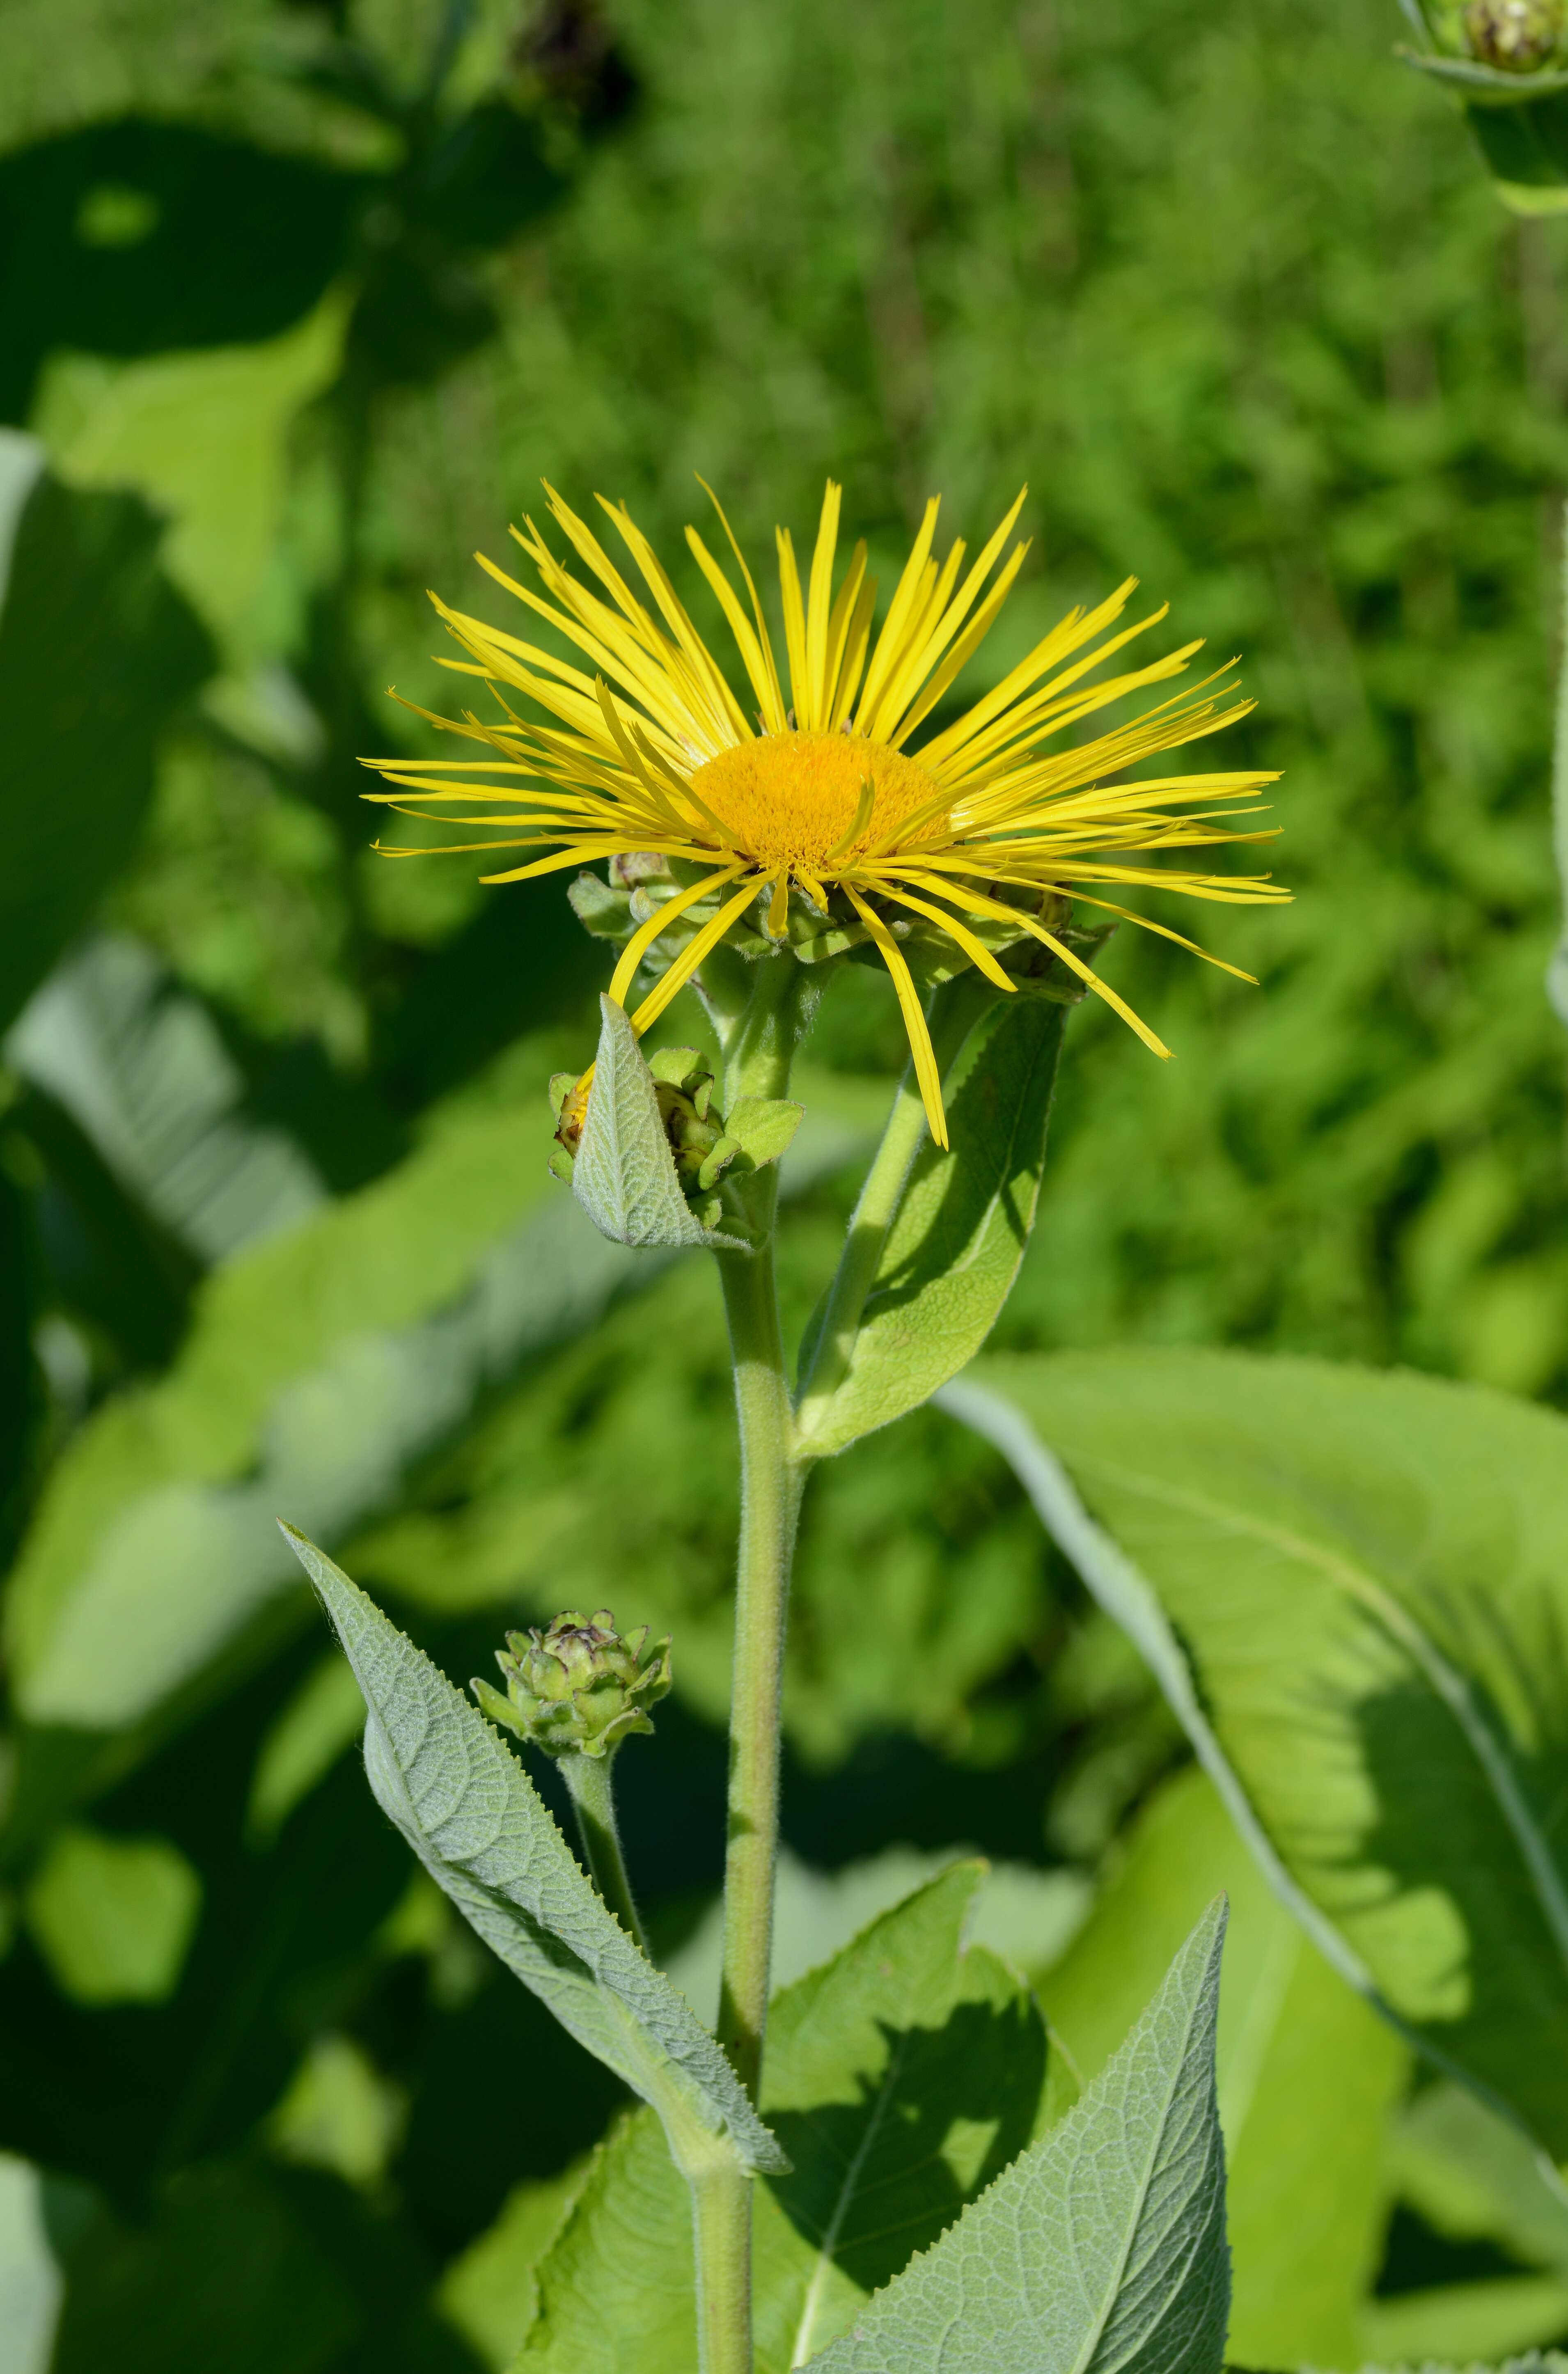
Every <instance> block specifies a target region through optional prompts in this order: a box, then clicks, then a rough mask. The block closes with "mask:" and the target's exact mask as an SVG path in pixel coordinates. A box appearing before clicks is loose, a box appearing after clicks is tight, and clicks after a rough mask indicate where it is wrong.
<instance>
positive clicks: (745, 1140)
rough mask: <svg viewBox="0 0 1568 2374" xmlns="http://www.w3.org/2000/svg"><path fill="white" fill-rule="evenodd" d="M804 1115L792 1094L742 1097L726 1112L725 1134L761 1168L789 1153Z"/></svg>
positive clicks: (802, 1106) (802, 1109) (802, 1108)
mask: <svg viewBox="0 0 1568 2374" xmlns="http://www.w3.org/2000/svg"><path fill="white" fill-rule="evenodd" d="M805 1118H806V1108H805V1106H804V1105H799V1104H796V1102H795V1100H794V1099H793V1098H791V1097H742V1098H741V1099H739V1101H738V1102H737V1104H735V1105H734V1106H732V1107H731V1109H730V1111H728V1112H727V1113H726V1114H725V1136H726V1137H733V1138H734V1139H735V1141H736V1144H737V1146H739V1148H740V1150H741V1152H742V1154H744V1155H745V1157H746V1158H747V1160H748V1161H749V1163H750V1164H751V1165H752V1167H753V1168H754V1169H758V1170H761V1169H764V1168H765V1167H766V1166H767V1164H768V1163H770V1162H777V1161H778V1159H779V1158H780V1157H781V1155H784V1154H787V1153H788V1151H789V1149H790V1146H792V1145H793V1143H794V1140H795V1133H796V1130H797V1129H798V1128H799V1127H800V1124H801V1122H803V1121H804V1120H805Z"/></svg>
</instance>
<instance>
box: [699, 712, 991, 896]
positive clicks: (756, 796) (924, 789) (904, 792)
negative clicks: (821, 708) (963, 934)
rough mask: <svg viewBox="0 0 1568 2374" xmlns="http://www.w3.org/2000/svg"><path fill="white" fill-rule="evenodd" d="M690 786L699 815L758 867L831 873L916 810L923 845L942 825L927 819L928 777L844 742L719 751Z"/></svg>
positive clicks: (897, 759) (805, 740) (805, 737)
mask: <svg viewBox="0 0 1568 2374" xmlns="http://www.w3.org/2000/svg"><path fill="white" fill-rule="evenodd" d="M691 788H692V790H693V792H695V793H696V795H697V797H698V798H699V799H700V800H701V803H702V805H703V806H704V807H706V808H709V809H711V810H712V812H713V815H714V816H715V817H717V818H718V819H719V822H720V823H721V824H722V825H724V826H725V828H726V829H727V830H729V831H730V832H732V833H733V834H734V835H735V838H736V840H737V843H738V844H739V847H740V849H741V851H742V852H743V853H744V854H745V855H746V856H747V857H749V858H751V859H752V860H753V861H754V862H755V863H756V864H760V865H770V866H772V865H796V864H801V865H804V866H805V867H806V868H807V870H808V872H809V873H812V874H817V873H821V872H828V873H833V872H837V871H840V870H842V869H843V868H844V867H846V866H849V865H851V864H853V863H854V861H855V858H856V857H858V856H862V855H864V854H865V853H866V852H867V851H868V850H870V849H872V848H874V847H877V846H878V845H879V844H881V843H883V842H886V841H888V840H890V839H892V838H893V837H894V836H896V834H897V832H898V829H899V828H900V827H901V826H902V825H903V824H905V823H906V822H907V821H908V820H909V819H910V818H912V817H914V816H915V814H916V813H917V812H918V811H919V810H921V809H925V810H926V811H927V812H928V813H927V815H926V818H925V824H924V825H923V826H922V827H920V828H918V829H917V830H916V833H915V839H916V840H921V841H925V840H929V839H932V838H934V837H936V836H937V834H939V833H940V832H941V831H942V829H943V827H944V824H945V822H946V819H945V817H944V816H943V815H942V812H941V811H940V810H939V809H938V810H937V812H936V813H935V814H932V813H929V811H930V808H931V803H932V801H933V800H935V799H936V798H937V796H938V794H939V792H940V788H941V787H940V785H939V784H938V783H937V779H936V777H935V776H934V775H930V774H927V772H926V770H925V768H924V767H921V766H917V765H916V764H915V761H914V759H913V758H905V757H904V756H903V754H902V751H899V750H890V749H889V748H888V747H887V746H886V744H885V743H880V742H863V741H861V740H860V739H859V738H858V737H857V736H856V735H849V734H768V735H763V736H762V737H761V739H760V741H756V742H741V743H738V744H737V746H736V747H735V748H734V749H732V750H721V751H720V752H719V755H718V757H717V758H710V759H709V760H708V762H707V764H706V766H703V767H699V768H698V770H697V771H696V773H695V774H694V775H693V776H692V778H691Z"/></svg>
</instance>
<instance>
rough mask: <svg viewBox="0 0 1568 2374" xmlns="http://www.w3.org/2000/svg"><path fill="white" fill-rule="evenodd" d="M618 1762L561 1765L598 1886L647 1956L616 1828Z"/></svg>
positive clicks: (569, 1760) (567, 1759)
mask: <svg viewBox="0 0 1568 2374" xmlns="http://www.w3.org/2000/svg"><path fill="white" fill-rule="evenodd" d="M614 1760H615V1757H614V1751H613V1750H612V1751H611V1753H610V1754H609V1755H608V1756H563V1757H561V1759H560V1764H561V1769H562V1772H563V1774H564V1775H565V1780H566V1785H567V1787H568V1788H569V1789H570V1790H571V1792H572V1806H573V1808H574V1809H575V1812H576V1815H577V1830H578V1835H579V1837H580V1838H581V1839H582V1840H583V1851H584V1855H585V1856H586V1857H587V1859H588V1869H589V1871H590V1872H591V1873H592V1874H593V1877H594V1885H595V1887H596V1888H597V1889H598V1891H599V1894H600V1895H601V1896H602V1897H603V1898H604V1899H605V1902H606V1903H607V1905H608V1906H609V1909H610V1910H611V1911H612V1912H613V1913H614V1914H615V1917H616V1919H617V1920H618V1921H619V1923H620V1925H621V1927H622V1928H623V1929H624V1930H625V1932H626V1933H627V1935H628V1936H629V1937H630V1938H631V1941H632V1943H633V1945H636V1947H637V1948H638V1950H639V1952H641V1953H646V1952H647V1950H648V1949H647V1945H646V1944H645V1943H644V1940H643V1926H642V1923H641V1922H640V1921H639V1920H638V1918H637V1907H636V1905H635V1903H634V1902H633V1901H632V1896H631V1882H630V1881H629V1879H628V1878H627V1876H626V1858H625V1856H624V1855H623V1854H622V1853H621V1851H620V1832H619V1828H617V1826H616V1818H615V1782H614V1780H613V1777H612V1775H611V1772H610V1766H611V1764H612V1763H613V1762H614Z"/></svg>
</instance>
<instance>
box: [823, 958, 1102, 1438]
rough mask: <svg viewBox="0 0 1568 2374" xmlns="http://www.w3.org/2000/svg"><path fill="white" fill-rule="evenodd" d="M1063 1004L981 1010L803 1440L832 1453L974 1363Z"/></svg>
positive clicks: (1040, 1150) (1019, 1206) (1011, 1262)
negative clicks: (934, 1136)
mask: <svg viewBox="0 0 1568 2374" xmlns="http://www.w3.org/2000/svg"><path fill="white" fill-rule="evenodd" d="M1066 1020H1067V1007H1066V1006H1064V1005H1056V1004H1055V1003H1053V1002H1052V1001H1051V1000H1049V999H1046V998H1042V997H1037V996H1033V995H1031V994H1028V993H1019V994H1017V995H1015V996H1013V997H1011V998H1008V999H1006V1000H1005V1001H1000V1002H998V1004H996V1005H994V1006H993V1007H991V1008H990V1010H989V1012H988V1013H987V1014H986V1016H985V1017H984V1020H983V1022H982V1023H981V1024H980V1025H979V1026H978V1027H977V1028H976V1029H975V1030H974V1031H973V1033H972V1035H971V1037H970V1040H969V1041H968V1043H967V1045H966V1046H965V1048H964V1049H963V1051H962V1052H961V1056H960V1058H959V1061H958V1064H956V1065H955V1067H954V1071H953V1073H952V1074H951V1075H949V1081H948V1084H947V1091H946V1093H947V1100H948V1125H949V1137H950V1139H951V1145H950V1147H949V1149H948V1150H947V1151H945V1152H944V1151H943V1149H942V1148H941V1147H939V1146H935V1145H933V1144H932V1143H931V1142H930V1141H929V1140H927V1142H926V1144H925V1148H924V1150H923V1151H922V1153H921V1155H920V1156H919V1158H918V1159H917V1160H916V1162H915V1164H914V1169H913V1170H912V1172H911V1174H910V1179H909V1183H908V1185H907V1187H906V1188H905V1190H904V1192H903V1195H902V1200H901V1202H900V1205H899V1208H898V1214H897V1216H896V1218H895V1219H894V1221H893V1225H892V1228H891V1229H890V1233H889V1236H888V1240H887V1242H886V1244H885V1245H884V1247H883V1249H882V1254H881V1259H880V1261H879V1263H878V1267H877V1272H876V1275H875V1277H874V1279H873V1281H872V1285H871V1290H870V1293H869V1294H868V1296H867V1300H866V1307H865V1311H864V1314H863V1316H862V1319H861V1322H860V1329H859V1333H858V1334H857V1335H856V1337H855V1346H854V1350H853V1352H852V1354H851V1356H850V1360H849V1366H848V1369H847V1371H846V1373H845V1375H844V1377H843V1382H842V1383H841V1384H840V1385H839V1387H838V1389H837V1391H836V1392H835V1393H834V1394H833V1396H832V1399H831V1402H830V1403H829V1404H827V1406H826V1408H825V1410H824V1411H823V1412H822V1414H821V1416H819V1418H817V1419H816V1420H815V1422H814V1423H813V1425H812V1428H811V1431H810V1433H809V1436H808V1440H807V1445H806V1447H807V1449H808V1451H809V1452H810V1453H811V1455H812V1456H814V1457H819V1456H825V1455H827V1454H829V1453H831V1452H832V1451H843V1449H844V1447H845V1446H846V1445H847V1444H849V1443H851V1442H854V1441H855V1440H856V1439H857V1438H858V1437H859V1436H861V1435H863V1434H869V1433H870V1432H871V1430H872V1429H873V1428H875V1427H879V1426H887V1425H889V1424H890V1422H891V1420H892V1419H894V1418H896V1417H902V1416H903V1414H904V1412H905V1411H906V1410H911V1409H915V1408H917V1407H918V1406H919V1404H921V1403H922V1402H924V1401H925V1400H927V1399H928V1398H929V1397H930V1395H931V1394H932V1393H934V1392H935V1391H936V1390H937V1386H939V1385H942V1384H945V1383H946V1382H947V1381H948V1379H949V1377H951V1376H954V1375H956V1374H957V1372H958V1370H959V1369H961V1368H962V1367H963V1366H964V1364H965V1362H966V1361H968V1360H971V1359H973V1357H974V1355H975V1353H976V1352H978V1351H979V1349H980V1347H981V1346H982V1345H983V1344H984V1341H985V1338H986V1336H987V1335H988V1334H990V1332H991V1329H992V1327H993V1325H994V1324H995V1322H996V1315H997V1313H998V1312H999V1310H1001V1308H1002V1305H1003V1303H1004V1302H1005V1301H1006V1300H1007V1299H1008V1294H1009V1293H1010V1292H1011V1290H1012V1284H1013V1280H1014V1278H1015V1277H1016V1276H1017V1275H1018V1271H1019V1264H1020V1262H1021V1261H1022V1259H1023V1255H1024V1251H1025V1248H1026V1247H1027V1245H1028V1243H1029V1237H1030V1231H1031V1229H1032V1228H1033V1226H1034V1212H1035V1206H1036V1205H1037V1203H1038V1202H1039V1198H1040V1181H1041V1176H1042V1174H1043V1170H1044V1167H1045V1134H1046V1128H1047V1124H1048V1123H1049V1121H1050V1118H1051V1099H1052V1096H1053V1093H1054V1091H1055V1084H1056V1066H1057V1063H1058V1060H1059V1058H1060V1055H1061V1049H1062V1030H1063V1027H1064V1025H1065V1023H1066Z"/></svg>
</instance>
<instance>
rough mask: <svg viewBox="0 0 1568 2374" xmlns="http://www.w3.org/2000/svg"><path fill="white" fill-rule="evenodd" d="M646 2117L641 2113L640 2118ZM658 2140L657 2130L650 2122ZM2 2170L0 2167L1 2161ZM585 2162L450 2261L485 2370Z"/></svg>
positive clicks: (462, 2322) (504, 2343) (505, 2213)
mask: <svg viewBox="0 0 1568 2374" xmlns="http://www.w3.org/2000/svg"><path fill="white" fill-rule="evenodd" d="M643 2115H647V2114H645V2113H644V2114H643ZM649 2124H650V2126H651V2127H653V2131H654V2134H655V2135H656V2134H657V2133H658V2129H657V2126H656V2124H655V2123H654V2121H653V2120H652V2119H651V2118H650V2119H649ZM0 2173H3V2163H0ZM586 2175H587V2164H586V2162H584V2161H583V2160H576V2161H573V2163H572V2166H571V2167H570V2168H563V2169H562V2170H561V2172H560V2175H559V2176H551V2177H545V2178H542V2179H541V2180H539V2181H537V2182H536V2183H533V2184H517V2185H513V2189H512V2191H511V2192H509V2193H508V2194H507V2197H506V2199H505V2201H504V2202H503V2203H502V2204H501V2215H500V2216H499V2217H498V2218H497V2219H496V2220H495V2223H494V2224H493V2225H492V2226H489V2227H487V2228H486V2230H485V2232H484V2233H482V2234H481V2235H480V2236H479V2238H478V2239H477V2241H475V2242H470V2243H469V2245H468V2248H467V2249H466V2251H463V2252H462V2254H461V2255H460V2256H459V2257H458V2258H456V2259H454V2261H453V2262H452V2264H451V2265H450V2266H449V2267H448V2268H447V2269H446V2271H445V2273H444V2274H443V2275H442V2279H441V2305H442V2310H443V2312H444V2313H445V2315H446V2316H447V2317H448V2318H449V2319H450V2320H451V2321H452V2322H453V2323H454V2325H455V2326H456V2327H457V2329H458V2331H459V2333H463V2334H464V2335H465V2336H466V2338H467V2339H468V2340H469V2341H471V2342H472V2343H473V2345H474V2347H475V2348H476V2349H477V2351H478V2352H479V2354H480V2356H482V2357H483V2358H484V2360H485V2363H486V2364H487V2365H488V2366H492V2367H494V2368H495V2369H496V2374H503V2369H504V2368H506V2367H508V2366H510V2365H511V2363H512V2360H513V2357H515V2356H516V2355H517V2350H518V2347H519V2345H520V2344H521V2342H522V2339H523V2336H524V2334H525V2333H526V2332H527V2330H528V2327H529V2326H530V2325H531V2324H532V2323H533V2321H534V2319H535V2317H536V2315H537V2313H538V2307H539V2287H538V2282H537V2279H536V2272H535V2271H536V2267H537V2265H538V2262H539V2261H540V2260H541V2259H542V2258H543V2257H544V2256H545V2254H546V2252H547V2251H548V2249H549V2247H550V2245H551V2243H552V2242H553V2241H554V2239H555V2238H556V2235H557V2234H558V2233H559V2232H560V2227H561V2225H562V2223H563V2221H564V2219H565V2217H566V2215H567V2213H568V2211H569V2210H570V2209H571V2207H572V2203H573V2202H574V2201H575V2200H576V2198H577V2195H578V2194H579V2192H581V2191H582V2189H583V2184H584V2178H585V2177H586Z"/></svg>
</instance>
